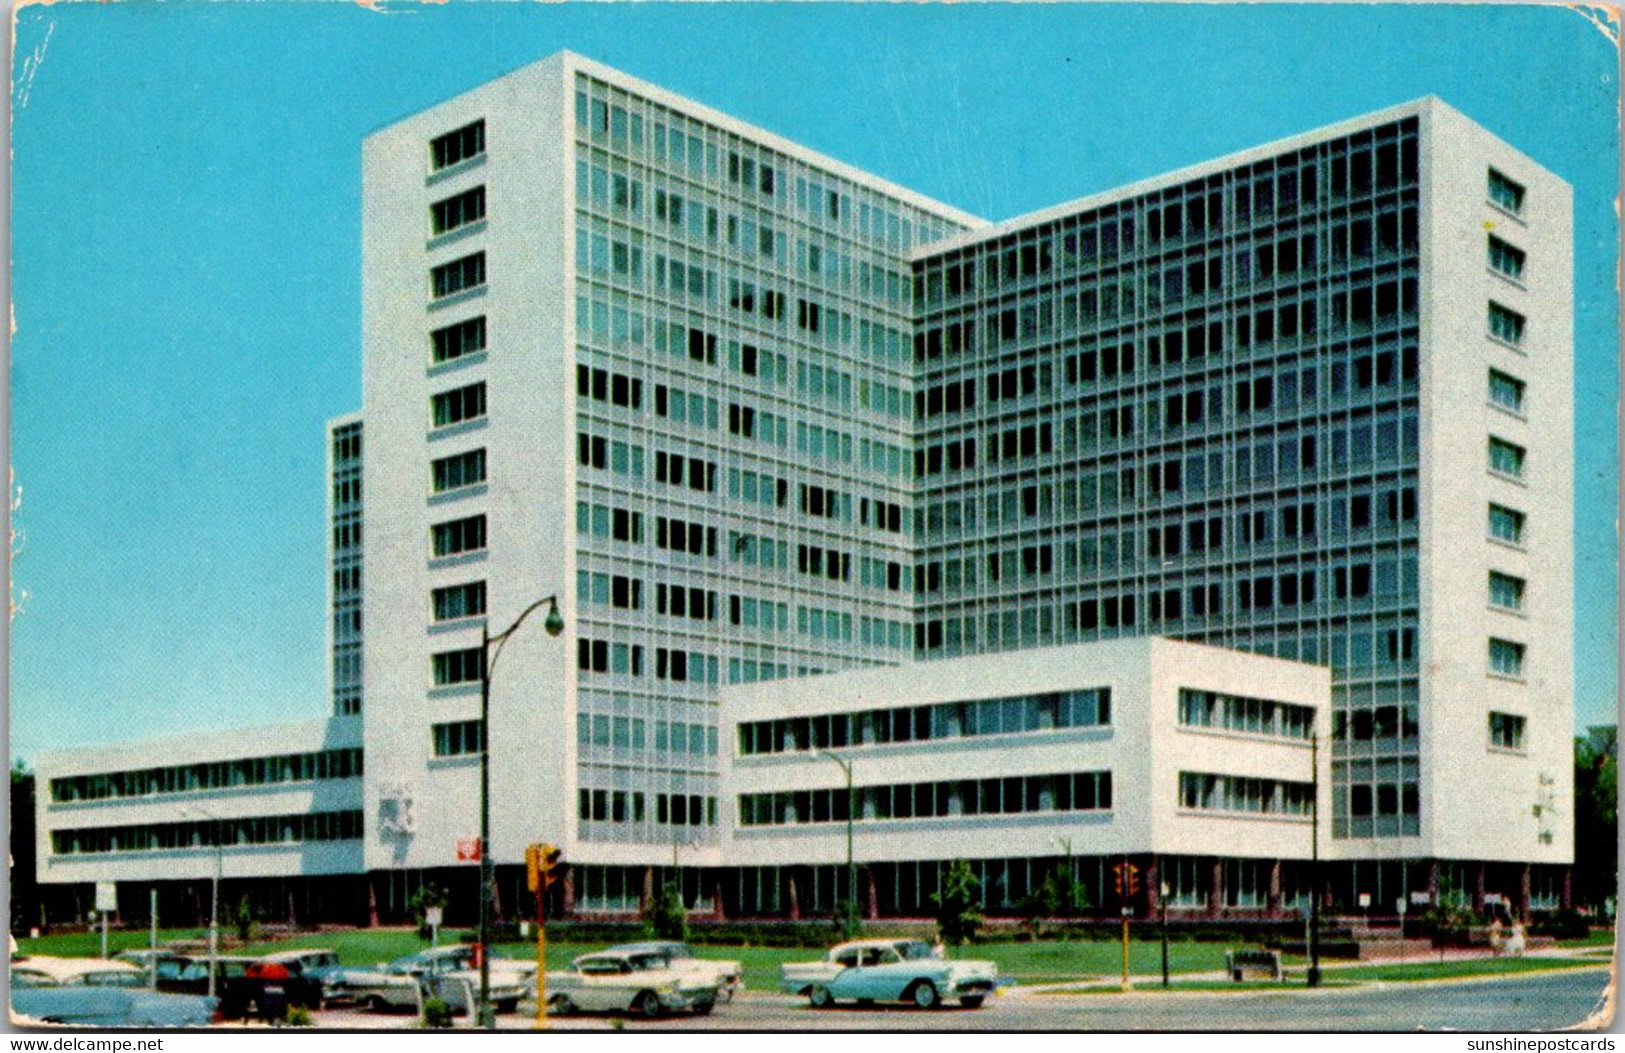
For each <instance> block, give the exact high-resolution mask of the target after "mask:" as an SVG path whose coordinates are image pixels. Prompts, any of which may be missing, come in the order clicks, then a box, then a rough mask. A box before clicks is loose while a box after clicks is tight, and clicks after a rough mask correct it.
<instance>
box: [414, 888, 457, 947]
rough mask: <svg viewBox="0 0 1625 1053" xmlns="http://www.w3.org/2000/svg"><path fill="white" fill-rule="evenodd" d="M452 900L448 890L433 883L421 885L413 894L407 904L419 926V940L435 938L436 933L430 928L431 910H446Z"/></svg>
mask: <svg viewBox="0 0 1625 1053" xmlns="http://www.w3.org/2000/svg"><path fill="white" fill-rule="evenodd" d="M450 898H451V897H450V896H448V895H446V890H445V889H443V888H441V887H440V886H439V885H436V884H435V883H434V882H433V881H428V882H425V883H423V884H422V885H419V886H418V890H417V891H416V892H414V893H412V898H411V899H410V900H409V901H408V902H407V906H408V908H410V910H411V911H412V920H413V921H414V922H415V923H416V924H417V927H418V938H419V939H424V940H428V939H433V938H434V932H433V930H431V929H430V928H429V908H430V907H440V908H441V909H445V906H446V903H447V902H448V901H449V900H450Z"/></svg>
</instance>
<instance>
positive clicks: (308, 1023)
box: [282, 1005, 316, 1027]
mask: <svg viewBox="0 0 1625 1053" xmlns="http://www.w3.org/2000/svg"><path fill="white" fill-rule="evenodd" d="M282 1023H283V1025H284V1026H285V1027H315V1026H316V1021H315V1019H314V1018H312V1017H311V1015H310V1010H308V1009H306V1008H305V1007H304V1006H302V1005H296V1006H294V1007H292V1008H291V1009H289V1010H288V1018H287V1019H286V1020H284V1021H283V1022H282Z"/></svg>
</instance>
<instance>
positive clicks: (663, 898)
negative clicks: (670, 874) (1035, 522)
mask: <svg viewBox="0 0 1625 1053" xmlns="http://www.w3.org/2000/svg"><path fill="white" fill-rule="evenodd" d="M639 915H640V916H641V917H642V918H643V927H644V929H645V931H647V932H648V934H649V936H650V937H651V938H653V939H657V940H686V939H688V908H687V907H685V906H683V887H682V886H681V885H679V884H678V883H677V882H675V881H668V882H666V883H665V884H664V885H662V886H660V891H659V892H657V893H656V894H655V895H653V896H651V897H650V898H649V901H648V902H647V903H645V904H644V905H643V910H641V911H640V912H639Z"/></svg>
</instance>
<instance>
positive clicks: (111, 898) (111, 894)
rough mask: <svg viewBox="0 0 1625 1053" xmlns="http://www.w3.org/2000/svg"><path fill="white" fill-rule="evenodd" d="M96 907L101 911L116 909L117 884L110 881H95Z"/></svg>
mask: <svg viewBox="0 0 1625 1053" xmlns="http://www.w3.org/2000/svg"><path fill="white" fill-rule="evenodd" d="M96 909H97V910H99V911H102V912H104V913H105V912H107V911H116V910H118V885H117V884H116V883H114V882H112V881H98V882H96Z"/></svg>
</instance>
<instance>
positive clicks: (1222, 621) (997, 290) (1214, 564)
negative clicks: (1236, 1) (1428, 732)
mask: <svg viewBox="0 0 1625 1053" xmlns="http://www.w3.org/2000/svg"><path fill="white" fill-rule="evenodd" d="M1417 135H1418V130H1417V127H1416V125H1415V123H1414V122H1412V121H1409V120H1406V121H1401V122H1395V123H1393V124H1387V125H1382V126H1379V127H1375V128H1372V129H1369V130H1365V131H1361V132H1358V133H1356V134H1353V135H1350V136H1348V137H1346V138H1340V139H1336V140H1331V141H1327V142H1322V143H1317V144H1313V145H1310V146H1306V147H1304V148H1302V149H1300V150H1297V151H1294V152H1292V153H1290V154H1283V155H1281V156H1277V157H1273V158H1267V159H1264V160H1261V161H1259V162H1256V163H1254V164H1250V165H1248V166H1246V167H1245V168H1237V169H1232V170H1227V171H1223V172H1218V173H1214V174H1212V175H1210V176H1206V177H1204V178H1202V179H1201V180H1199V181H1191V182H1188V183H1185V184H1181V185H1177V186H1172V187H1169V188H1167V189H1163V190H1158V191H1155V192H1151V193H1147V194H1144V195H1140V196H1138V197H1135V198H1132V199H1128V200H1124V201H1120V202H1116V203H1113V204H1110V205H1105V206H1101V207H1099V208H1097V209H1095V210H1093V211H1089V212H1085V213H1080V214H1076V215H1073V216H1069V217H1063V218H1057V219H1054V220H1051V221H1049V222H1047V223H1045V224H1042V225H1035V226H1034V227H1031V228H1028V229H1025V230H1021V231H1017V232H1013V233H1010V234H1006V235H1003V236H1000V237H998V238H996V239H995V238H990V239H986V240H984V241H979V242H976V243H973V244H972V245H970V246H967V247H965V248H960V249H955V250H952V251H947V252H943V253H941V254H938V255H936V256H933V257H931V258H929V259H926V260H922V261H918V262H917V263H916V266H915V274H914V278H915V295H916V299H917V304H918V312H919V317H920V323H919V332H918V334H917V338H916V344H915V348H914V351H915V356H916V364H917V365H918V366H919V369H920V373H919V380H918V382H917V383H918V390H923V391H924V392H925V400H924V404H923V406H919V405H917V407H916V409H917V412H919V414H920V421H919V428H920V430H919V436H920V438H919V443H920V446H921V448H922V449H924V450H925V451H927V452H926V454H925V456H926V463H925V464H924V465H923V466H921V467H923V469H924V471H925V472H926V473H927V474H925V475H924V476H923V477H922V478H921V479H920V481H919V490H918V498H917V500H918V508H917V510H916V517H915V535H916V538H917V539H918V540H919V541H920V543H921V547H922V555H921V557H920V559H919V561H918V565H917V566H916V568H915V574H914V582H915V592H916V598H917V600H918V603H919V613H918V615H917V618H916V625H915V632H916V637H915V644H916V652H917V654H918V655H919V656H920V657H923V658H931V657H937V656H949V655H955V654H972V653H981V652H987V651H998V650H1008V649H1012V648H1024V647H1031V646H1043V645H1050V644H1059V643H1066V642H1071V641H1075V640H1092V639H1101V638H1109V637H1114V636H1124V635H1140V634H1144V633H1147V632H1154V633H1161V634H1166V635H1171V636H1175V637H1179V638H1184V639H1192V640H1199V641H1203V642H1208V643H1213V644H1217V645H1220V646H1227V647H1234V648H1238V649H1241V650H1248V651H1254V652H1258V653H1263V654H1270V655H1276V656H1279V657H1284V658H1292V659H1299V660H1303V661H1307V662H1314V663H1321V664H1327V665H1330V666H1331V667H1332V669H1333V706H1334V718H1333V742H1332V746H1333V754H1334V766H1333V780H1334V783H1335V784H1336V786H1337V787H1339V789H1338V790H1337V792H1336V793H1334V797H1333V801H1334V816H1333V834H1334V836H1335V837H1338V838H1349V837H1377V836H1381V837H1397V836H1405V835H1407V834H1414V833H1416V832H1418V829H1419V819H1418V813H1417V810H1416V809H1415V808H1412V809H1409V810H1406V809H1404V808H1402V807H1399V806H1396V808H1395V810H1394V811H1393V812H1392V813H1386V812H1380V811H1378V810H1374V809H1373V810H1368V811H1367V812H1365V813H1362V815H1361V816H1360V817H1359V820H1358V821H1356V820H1355V819H1354V818H1353V817H1352V815H1351V812H1350V808H1351V807H1352V805H1353V803H1354V802H1355V801H1356V799H1358V800H1359V802H1361V803H1363V802H1364V801H1365V800H1367V799H1370V800H1375V799H1376V798H1378V797H1379V796H1380V797H1381V798H1382V800H1383V801H1385V802H1386V801H1387V800H1388V799H1389V798H1390V797H1391V798H1392V799H1393V800H1394V801H1396V802H1400V803H1401V804H1403V802H1404V801H1405V800H1409V801H1411V802H1417V801H1419V800H1420V794H1419V792H1418V791H1417V788H1416V781H1417V778H1418V774H1417V773H1418V770H1419V765H1418V761H1417V756H1418V746H1419V741H1418V736H1417V735H1416V731H1415V729H1416V728H1417V726H1418V723H1419V721H1418V719H1417V710H1418V706H1419V694H1420V684H1419V679H1418V672H1419V665H1418V663H1419V661H1420V656H1419V655H1418V653H1417V629H1418V622H1419V614H1418V604H1419V588H1418V562H1419V553H1418V549H1417V536H1418V535H1417V518H1416V517H1417V507H1416V489H1417V485H1418V482H1417V447H1418V427H1419V425H1418V417H1419V408H1418V405H1419V404H1418V380H1419V361H1418V347H1419V329H1418V316H1417V306H1418V305H1417V289H1418V273H1419V272H1418V267H1419V260H1418V256H1417V251H1418V238H1419V227H1420V221H1419V210H1420V200H1419V192H1418V182H1417V179H1418V163H1417V158H1418V141H1417ZM955 392H957V394H955ZM967 392H973V393H974V394H969V395H968V394H967ZM950 406H953V407H956V408H955V409H950ZM1046 422H1048V423H1050V424H1051V425H1053V432H1052V437H1051V440H1050V442H1051V446H1050V447H1049V448H1048V449H1046V448H1045V444H1044V443H1043V441H1042V440H1041V438H1040V436H1039V435H1038V433H1037V426H1039V425H1042V424H1044V423H1046ZM1029 427H1031V428H1033V429H1034V432H1033V440H1032V441H1031V442H1030V443H1029V442H1027V441H1025V440H1024V439H1023V429H1025V428H1029ZM1007 436H1013V438H1007ZM933 449H940V450H941V451H942V452H941V454H940V461H937V460H934V459H933V458H932V455H931V453H930V452H929V451H931V450H933ZM954 450H958V451H959V452H958V454H957V455H955V454H953V453H951V451H954ZM967 450H968V451H972V452H971V453H969V454H967V452H966V451H967ZM952 457H957V460H951V459H950V458H952ZM995 458H996V459H995ZM939 465H940V467H939ZM1046 548H1047V550H1048V551H1047V554H1046ZM1357 787H1358V791H1357V792H1356V788H1357ZM1390 816H1391V821H1390Z"/></svg>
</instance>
